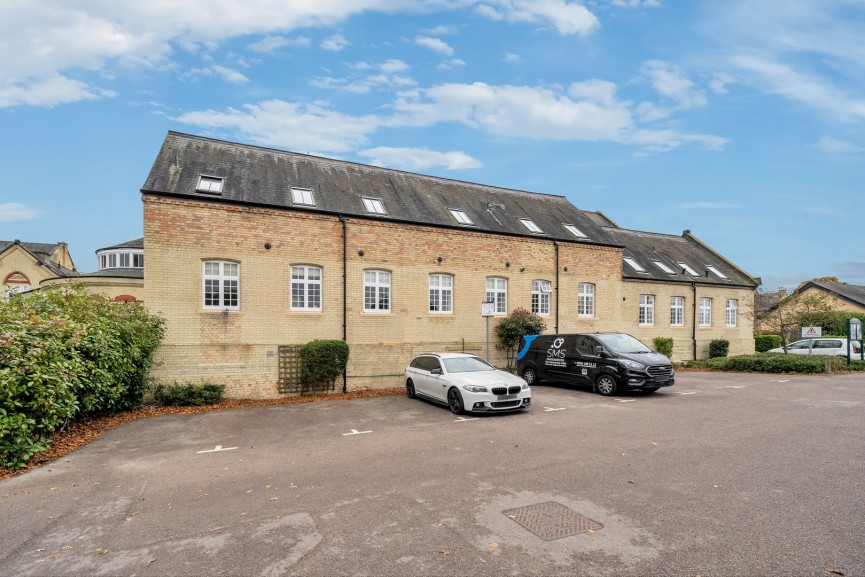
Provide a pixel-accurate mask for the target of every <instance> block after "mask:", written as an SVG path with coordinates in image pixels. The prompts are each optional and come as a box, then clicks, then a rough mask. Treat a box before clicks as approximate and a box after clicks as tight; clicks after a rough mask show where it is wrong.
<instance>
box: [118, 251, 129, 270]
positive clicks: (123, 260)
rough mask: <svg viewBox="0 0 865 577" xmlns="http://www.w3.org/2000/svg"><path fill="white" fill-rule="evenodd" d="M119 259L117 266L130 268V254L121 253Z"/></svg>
mask: <svg viewBox="0 0 865 577" xmlns="http://www.w3.org/2000/svg"><path fill="white" fill-rule="evenodd" d="M117 257H118V258H117V266H119V267H120V268H129V260H130V258H129V257H130V254H129V253H128V252H121V253H120V254H118V255H117Z"/></svg>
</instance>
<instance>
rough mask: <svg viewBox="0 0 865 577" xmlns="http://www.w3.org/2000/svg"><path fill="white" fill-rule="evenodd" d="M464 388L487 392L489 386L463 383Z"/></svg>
mask: <svg viewBox="0 0 865 577" xmlns="http://www.w3.org/2000/svg"><path fill="white" fill-rule="evenodd" d="M463 388H464V389H465V390H467V391H468V392H470V393H486V392H488V391H487V388H486V387H482V386H480V385H463Z"/></svg>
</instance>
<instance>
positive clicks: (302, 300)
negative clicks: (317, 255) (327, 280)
mask: <svg viewBox="0 0 865 577" xmlns="http://www.w3.org/2000/svg"><path fill="white" fill-rule="evenodd" d="M291 310H293V311H320V310H321V267H317V266H307V265H295V266H292V267H291Z"/></svg>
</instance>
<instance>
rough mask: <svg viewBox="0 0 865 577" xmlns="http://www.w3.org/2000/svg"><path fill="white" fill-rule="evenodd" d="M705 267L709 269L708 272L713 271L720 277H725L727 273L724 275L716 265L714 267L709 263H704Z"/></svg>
mask: <svg viewBox="0 0 865 577" xmlns="http://www.w3.org/2000/svg"><path fill="white" fill-rule="evenodd" d="M706 268H707V269H709V271H710V272H713V273H715V274H716V275H718V276H719V277H720V278H723V279H726V278H727V275H725V274H724V273H722V272H721V271H719V270H718V269H717V268H716V267H714V266H712V265H710V264H707V265H706Z"/></svg>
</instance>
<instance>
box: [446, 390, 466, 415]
mask: <svg viewBox="0 0 865 577" xmlns="http://www.w3.org/2000/svg"><path fill="white" fill-rule="evenodd" d="M448 406H449V407H450V408H451V412H452V413H453V414H454V415H459V414H460V413H462V412H463V396H462V395H461V394H460V392H459V391H458V390H457V389H456V387H454V388H452V389H451V390H449V391H448Z"/></svg>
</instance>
